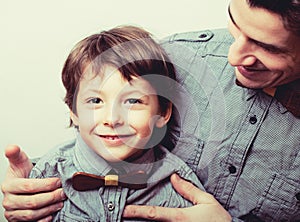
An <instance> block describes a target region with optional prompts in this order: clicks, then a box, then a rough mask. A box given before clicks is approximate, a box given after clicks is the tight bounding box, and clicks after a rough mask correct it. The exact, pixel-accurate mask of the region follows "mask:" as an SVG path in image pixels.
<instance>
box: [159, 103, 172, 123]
mask: <svg viewBox="0 0 300 222" xmlns="http://www.w3.org/2000/svg"><path fill="white" fill-rule="evenodd" d="M171 115H172V104H171V103H169V107H168V109H167V110H166V112H165V113H164V115H163V116H160V117H159V118H158V119H157V120H156V123H155V126H156V127H157V128H162V127H164V126H165V125H166V124H167V123H168V122H169V120H170V118H171Z"/></svg>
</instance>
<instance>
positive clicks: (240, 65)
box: [228, 0, 300, 88]
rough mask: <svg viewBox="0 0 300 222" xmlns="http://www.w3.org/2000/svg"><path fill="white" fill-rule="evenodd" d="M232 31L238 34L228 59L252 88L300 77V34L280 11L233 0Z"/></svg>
mask: <svg viewBox="0 0 300 222" xmlns="http://www.w3.org/2000/svg"><path fill="white" fill-rule="evenodd" d="M228 10H229V15H230V21H229V31H230V32H231V34H232V35H233V37H234V38H235V42H234V43H233V44H232V45H231V47H230V50H229V53H228V60H229V62H230V64H231V65H233V66H235V67H236V77H237V80H238V81H239V82H240V83H242V85H244V86H246V87H248V88H271V87H276V86H279V85H282V84H285V83H288V82H291V81H294V80H296V79H299V78H300V44H299V42H300V37H298V36H295V35H293V34H292V33H291V32H290V31H288V30H286V29H285V27H284V26H283V22H282V21H281V17H280V16H279V15H277V14H273V13H270V12H269V11H267V10H264V9H261V8H250V7H249V5H248V4H247V2H246V0H232V1H231V3H230V6H229V9H228Z"/></svg>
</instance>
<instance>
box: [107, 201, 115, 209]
mask: <svg viewBox="0 0 300 222" xmlns="http://www.w3.org/2000/svg"><path fill="white" fill-rule="evenodd" d="M107 209H108V210H109V211H113V210H114V209H115V204H114V203H113V202H108V204H107Z"/></svg>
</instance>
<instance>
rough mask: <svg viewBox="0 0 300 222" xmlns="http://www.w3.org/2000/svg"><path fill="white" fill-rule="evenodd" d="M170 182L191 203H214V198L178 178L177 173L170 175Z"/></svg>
mask: <svg viewBox="0 0 300 222" xmlns="http://www.w3.org/2000/svg"><path fill="white" fill-rule="evenodd" d="M171 183H172V185H173V187H174V189H175V190H176V191H177V192H178V193H180V195H182V196H183V197H184V198H185V199H187V200H189V201H191V202H192V203H193V204H195V205H196V204H200V203H201V204H209V203H214V202H215V198H214V197H213V196H212V195H211V194H209V193H206V192H204V191H202V190H200V189H199V188H198V187H196V186H194V185H193V184H192V183H190V182H188V181H186V180H184V179H182V178H180V177H179V176H178V175H177V174H173V175H172V176H171Z"/></svg>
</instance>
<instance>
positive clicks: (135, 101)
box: [125, 98, 142, 104]
mask: <svg viewBox="0 0 300 222" xmlns="http://www.w3.org/2000/svg"><path fill="white" fill-rule="evenodd" d="M126 103H127V104H140V103H142V100H140V99H133V98H130V99H127V100H126V101H125V104H126Z"/></svg>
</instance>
